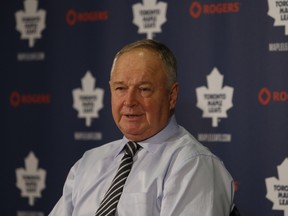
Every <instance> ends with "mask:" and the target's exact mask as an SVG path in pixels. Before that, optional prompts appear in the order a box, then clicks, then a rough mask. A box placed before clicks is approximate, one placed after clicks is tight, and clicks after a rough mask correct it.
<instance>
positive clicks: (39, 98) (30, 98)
mask: <svg viewBox="0 0 288 216" xmlns="http://www.w3.org/2000/svg"><path fill="white" fill-rule="evenodd" d="M50 103H51V96H50V95H48V94H20V93H19V92H18V91H13V92H12V93H11V94H10V105H11V106H12V107H15V108H16V107H19V106H20V105H22V104H25V105H32V104H50Z"/></svg>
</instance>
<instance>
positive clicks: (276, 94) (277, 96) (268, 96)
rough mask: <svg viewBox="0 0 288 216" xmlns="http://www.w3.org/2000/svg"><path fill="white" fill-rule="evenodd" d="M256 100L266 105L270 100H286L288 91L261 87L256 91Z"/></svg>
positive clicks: (287, 99)
mask: <svg viewBox="0 0 288 216" xmlns="http://www.w3.org/2000/svg"><path fill="white" fill-rule="evenodd" d="M258 100H259V102H260V103H261V104H262V105H263V106H266V105H268V104H269V103H270V102H271V101H273V102H287V101H288V92H286V91H273V92H271V91H270V90H269V89H268V88H262V89H261V90H260V91H259V93H258Z"/></svg>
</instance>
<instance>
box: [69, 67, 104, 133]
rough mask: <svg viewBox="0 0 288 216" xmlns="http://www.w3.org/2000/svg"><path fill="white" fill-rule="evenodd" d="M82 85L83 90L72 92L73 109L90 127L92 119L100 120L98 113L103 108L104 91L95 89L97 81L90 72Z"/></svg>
mask: <svg viewBox="0 0 288 216" xmlns="http://www.w3.org/2000/svg"><path fill="white" fill-rule="evenodd" d="M81 83H82V88H83V89H80V88H77V89H74V90H73V92H72V95H73V100H74V104H73V108H74V109H76V110H77V111H78V117H79V118H85V119H86V126H87V127H90V126H91V123H92V118H98V117H99V114H98V112H99V110H101V109H102V108H103V96H104V90H103V89H101V88H95V85H96V79H95V78H94V77H93V76H92V74H91V72H90V71H87V72H86V74H85V76H84V77H83V78H82V80H81Z"/></svg>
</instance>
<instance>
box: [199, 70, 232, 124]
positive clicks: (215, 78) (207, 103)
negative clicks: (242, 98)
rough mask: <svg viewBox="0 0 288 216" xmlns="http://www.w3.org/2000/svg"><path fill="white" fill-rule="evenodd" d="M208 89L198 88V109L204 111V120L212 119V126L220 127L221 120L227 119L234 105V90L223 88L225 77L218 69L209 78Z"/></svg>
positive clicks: (227, 87)
mask: <svg viewBox="0 0 288 216" xmlns="http://www.w3.org/2000/svg"><path fill="white" fill-rule="evenodd" d="M207 83H208V88H207V87H205V86H202V87H198V88H196V97H197V101H198V102H197V107H198V108H200V109H202V110H203V115H202V117H203V118H212V126H213V127H218V121H219V118H227V113H226V112H227V110H228V109H230V108H231V107H232V106H233V104H232V96H233V91H234V89H233V88H232V87H229V86H224V87H222V86H223V75H221V74H220V73H219V71H218V69H217V68H214V69H213V70H212V72H211V73H210V74H209V75H208V76H207Z"/></svg>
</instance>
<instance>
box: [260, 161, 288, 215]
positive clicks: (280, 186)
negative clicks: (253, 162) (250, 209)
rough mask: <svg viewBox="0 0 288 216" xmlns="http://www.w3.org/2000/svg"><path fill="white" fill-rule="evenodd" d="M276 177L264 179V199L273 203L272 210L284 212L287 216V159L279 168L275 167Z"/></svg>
mask: <svg viewBox="0 0 288 216" xmlns="http://www.w3.org/2000/svg"><path fill="white" fill-rule="evenodd" d="M277 171H278V177H279V179H277V178H275V177H270V178H266V179H265V182H266V188H267V194H266V198H267V199H269V200H270V201H271V202H273V207H272V209H273V210H282V211H284V216H288V158H286V159H285V160H284V161H283V162H282V164H281V165H280V166H277Z"/></svg>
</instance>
